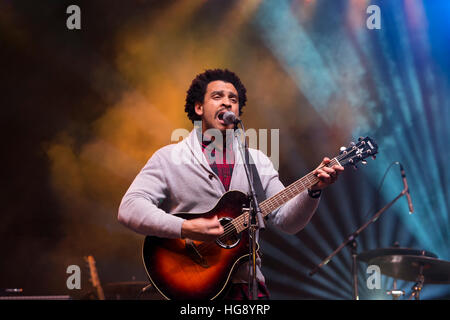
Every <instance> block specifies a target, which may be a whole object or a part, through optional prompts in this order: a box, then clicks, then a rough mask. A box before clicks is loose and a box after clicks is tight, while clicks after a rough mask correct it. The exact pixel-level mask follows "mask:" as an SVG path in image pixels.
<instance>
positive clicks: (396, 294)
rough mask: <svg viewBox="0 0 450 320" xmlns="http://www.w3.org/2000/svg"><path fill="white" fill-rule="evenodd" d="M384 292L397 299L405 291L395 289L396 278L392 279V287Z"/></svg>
mask: <svg viewBox="0 0 450 320" xmlns="http://www.w3.org/2000/svg"><path fill="white" fill-rule="evenodd" d="M386 294H388V295H392V299H393V300H398V299H399V298H400V297H401V296H403V295H404V294H405V291H403V290H399V289H397V279H394V288H392V289H391V290H389V291H386Z"/></svg>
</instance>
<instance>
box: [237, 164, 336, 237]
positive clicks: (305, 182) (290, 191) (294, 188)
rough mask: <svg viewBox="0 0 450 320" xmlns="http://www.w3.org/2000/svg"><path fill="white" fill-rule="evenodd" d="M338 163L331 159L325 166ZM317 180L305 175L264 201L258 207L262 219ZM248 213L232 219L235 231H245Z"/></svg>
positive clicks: (311, 173)
mask: <svg viewBox="0 0 450 320" xmlns="http://www.w3.org/2000/svg"><path fill="white" fill-rule="evenodd" d="M339 164H340V163H339V161H338V160H337V158H333V159H332V160H331V161H330V162H329V163H328V164H327V165H326V166H327V167H332V166H334V165H339ZM318 181H319V179H318V178H317V177H316V176H315V175H314V174H313V171H311V172H310V173H308V174H307V175H305V176H304V177H302V178H300V179H298V180H297V181H295V182H294V183H292V184H290V185H289V186H287V187H286V188H285V189H283V190H281V191H280V192H278V193H277V194H275V195H274V196H272V197H270V198H269V199H266V200H264V201H263V202H261V203H260V204H259V207H260V209H261V214H262V216H263V217H266V216H267V215H269V214H270V213H271V212H273V211H274V210H276V209H278V208H279V207H281V206H282V205H283V204H285V203H286V202H288V201H289V200H291V199H292V198H294V197H296V196H297V195H299V194H300V193H302V192H303V191H305V190H306V189H308V188H310V187H312V186H313V185H315V184H316V183H317V182H318ZM248 218H249V217H248V213H247V212H246V213H244V214H242V215H240V216H239V217H237V218H236V219H234V221H233V224H234V226H235V228H236V231H237V232H238V233H239V232H242V231H244V230H245V229H247V227H248V224H247V221H248Z"/></svg>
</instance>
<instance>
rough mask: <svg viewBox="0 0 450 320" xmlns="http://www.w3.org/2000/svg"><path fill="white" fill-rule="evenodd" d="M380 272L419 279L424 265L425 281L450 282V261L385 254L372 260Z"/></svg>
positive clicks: (432, 282)
mask: <svg viewBox="0 0 450 320" xmlns="http://www.w3.org/2000/svg"><path fill="white" fill-rule="evenodd" d="M370 264H372V265H377V266H378V267H379V268H380V272H381V273H382V274H385V275H387V276H389V277H393V278H395V279H400V280H405V281H417V277H418V276H419V275H420V267H421V266H422V275H423V276H424V283H428V284H439V283H441V284H443V283H450V262H449V261H445V260H439V259H436V258H433V257H427V256H416V255H384V256H378V257H375V258H373V259H371V260H370Z"/></svg>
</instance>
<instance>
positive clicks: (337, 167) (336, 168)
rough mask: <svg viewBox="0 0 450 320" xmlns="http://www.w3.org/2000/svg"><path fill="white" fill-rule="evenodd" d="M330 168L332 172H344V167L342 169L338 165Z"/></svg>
mask: <svg viewBox="0 0 450 320" xmlns="http://www.w3.org/2000/svg"><path fill="white" fill-rule="evenodd" d="M332 168H333V169H334V170H336V171H339V172H342V171H344V167H343V166H339V165H337V164H335V165H334V166H333V167H332Z"/></svg>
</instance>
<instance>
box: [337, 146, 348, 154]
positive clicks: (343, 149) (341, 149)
mask: <svg viewBox="0 0 450 320" xmlns="http://www.w3.org/2000/svg"><path fill="white" fill-rule="evenodd" d="M345 150H347V148H346V147H344V146H342V147H340V148H339V151H340V153H344V152H345Z"/></svg>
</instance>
